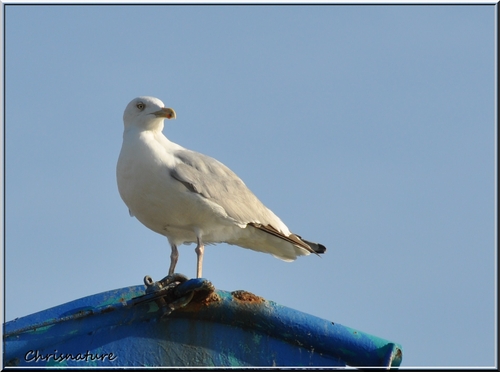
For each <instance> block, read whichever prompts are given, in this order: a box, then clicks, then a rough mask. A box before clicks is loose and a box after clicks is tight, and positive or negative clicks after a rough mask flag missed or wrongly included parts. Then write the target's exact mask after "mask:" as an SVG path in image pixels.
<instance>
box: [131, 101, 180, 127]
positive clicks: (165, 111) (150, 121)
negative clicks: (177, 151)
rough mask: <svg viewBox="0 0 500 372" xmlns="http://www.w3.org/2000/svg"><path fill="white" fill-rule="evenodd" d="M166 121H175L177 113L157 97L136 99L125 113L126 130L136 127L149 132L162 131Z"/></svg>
mask: <svg viewBox="0 0 500 372" xmlns="http://www.w3.org/2000/svg"><path fill="white" fill-rule="evenodd" d="M165 119H175V111H174V109H171V108H169V107H165V105H164V104H163V102H162V101H160V100H159V99H158V98H155V97H147V96H141V97H137V98H134V99H133V100H132V101H130V103H129V104H128V105H127V107H126V108H125V111H124V112H123V123H124V124H125V128H128V127H131V126H135V127H138V128H141V129H147V130H151V129H159V130H161V129H163V120H165Z"/></svg>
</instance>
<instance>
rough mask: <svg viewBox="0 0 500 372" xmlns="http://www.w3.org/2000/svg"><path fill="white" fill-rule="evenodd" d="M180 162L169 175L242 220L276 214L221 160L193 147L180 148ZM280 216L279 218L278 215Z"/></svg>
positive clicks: (264, 218) (268, 219) (264, 219)
mask: <svg viewBox="0 0 500 372" xmlns="http://www.w3.org/2000/svg"><path fill="white" fill-rule="evenodd" d="M175 155H176V157H177V158H178V159H179V160H180V162H179V163H178V164H177V165H176V166H175V167H174V169H172V170H171V172H170V175H171V176H172V177H173V178H175V179H176V180H178V181H179V182H181V183H182V184H183V185H184V186H186V188H187V189H188V190H190V191H192V192H194V193H197V194H200V195H202V196H203V197H205V198H207V199H209V200H211V201H213V202H215V203H217V204H218V205H220V206H221V207H222V208H224V210H225V211H226V213H227V214H228V215H229V216H230V217H232V218H234V219H235V220H237V221H240V222H242V223H250V222H257V223H265V224H268V223H273V224H274V222H275V218H277V217H276V216H275V215H274V213H272V212H271V211H269V210H268V209H267V208H266V207H265V206H264V204H262V202H261V201H260V200H259V199H257V197H256V196H255V195H254V194H253V193H252V192H251V191H250V190H249V189H248V187H247V186H246V185H245V183H244V182H243V181H242V180H241V179H240V178H239V177H238V176H237V175H236V174H235V173H234V172H233V171H232V170H231V169H229V168H228V167H226V166H225V165H224V164H222V163H221V162H219V161H217V160H215V159H214V158H211V157H209V156H207V155H203V154H200V153H197V152H194V151H190V150H185V149H183V150H179V151H178V152H177V153H176V154H175ZM278 220H279V219H278Z"/></svg>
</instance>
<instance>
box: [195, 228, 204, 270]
mask: <svg viewBox="0 0 500 372" xmlns="http://www.w3.org/2000/svg"><path fill="white" fill-rule="evenodd" d="M197 240H198V245H197V246H196V248H195V250H194V251H195V252H196V255H197V256H198V261H197V264H196V277H197V278H201V269H202V266H203V252H204V251H205V246H204V245H203V243H202V241H201V238H200V237H197Z"/></svg>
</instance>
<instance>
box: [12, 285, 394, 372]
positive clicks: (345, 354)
mask: <svg viewBox="0 0 500 372" xmlns="http://www.w3.org/2000/svg"><path fill="white" fill-rule="evenodd" d="M207 282H208V281H206V280H205V279H191V280H189V281H186V282H184V283H182V284H181V285H179V287H178V292H179V293H181V294H185V293H188V292H189V291H192V290H196V289H199V288H203V289H204V290H200V291H199V292H197V293H196V294H195V295H194V296H193V299H192V300H191V301H190V302H189V303H188V304H187V305H186V306H184V307H181V308H178V309H176V310H175V311H173V312H171V313H170V314H168V315H166V316H163V317H162V316H161V315H162V311H161V310H160V309H159V307H158V304H157V302H155V301H153V300H150V299H149V298H148V296H151V294H147V293H146V287H145V286H142V285H141V286H133V287H127V288H122V289H117V290H113V291H108V292H104V293H99V294H96V295H93V296H89V297H84V298H81V299H79V300H75V301H72V302H69V303H66V304H63V305H60V306H57V307H54V308H51V309H48V310H45V311H41V312H39V313H35V314H32V315H29V316H26V317H23V318H20V319H16V320H13V321H11V322H8V323H6V324H4V335H5V336H4V363H6V365H15V366H33V367H34V366H61V367H62V366H79V367H87V366H114V367H117V366H151V367H154V366H346V365H349V366H385V367H389V366H392V367H397V366H399V365H400V363H401V359H402V348H401V346H399V345H397V344H395V343H393V342H390V341H387V340H384V339H381V338H379V337H376V336H372V335H369V334H366V333H363V332H360V331H357V330H354V329H352V328H349V327H345V326H342V325H340V324H336V323H335V324H334V323H333V322H331V321H328V320H324V319H321V318H318V317H315V316H312V315H309V314H305V313H303V312H300V311H297V310H293V309H290V308H287V307H285V306H281V305H279V304H276V303H275V302H273V301H267V300H265V299H263V298H261V297H259V296H256V295H254V294H252V293H249V292H245V291H235V292H227V291H221V290H213V287H212V290H209V291H207V290H205V289H206V288H210V286H208V287H207V285H206V284H207ZM208 283H209V282H208ZM141 296H142V297H141ZM144 299H147V300H148V301H144Z"/></svg>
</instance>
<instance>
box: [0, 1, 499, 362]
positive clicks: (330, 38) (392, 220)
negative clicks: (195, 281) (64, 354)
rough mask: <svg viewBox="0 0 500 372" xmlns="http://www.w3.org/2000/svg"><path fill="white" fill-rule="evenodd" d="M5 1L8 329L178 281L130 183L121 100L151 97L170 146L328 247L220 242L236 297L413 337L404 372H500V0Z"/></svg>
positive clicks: (388, 335)
mask: <svg viewBox="0 0 500 372" xmlns="http://www.w3.org/2000/svg"><path fill="white" fill-rule="evenodd" d="M4 10H5V15H6V28H5V29H6V43H5V52H6V54H5V68H6V70H5V71H6V72H5V78H6V80H5V110H6V114H5V119H6V120H5V133H4V135H5V147H6V148H5V155H6V157H5V208H6V212H5V227H6V229H5V279H6V281H5V301H6V302H5V310H6V314H5V316H6V318H5V319H6V320H7V321H8V320H12V319H14V318H16V317H22V316H25V315H28V314H31V313H34V312H37V311H40V310H44V309H47V308H49V307H52V306H56V305H59V304H62V303H65V302H68V301H71V300H74V299H78V298H81V297H84V296H88V295H92V294H95V293H99V292H103V291H107V290H111V289H116V288H121V287H127V286H130V285H136V284H141V283H142V279H143V277H144V276H145V275H150V276H152V277H153V279H155V280H158V279H161V278H163V277H164V276H165V275H166V274H167V270H168V265H169V255H170V248H169V246H168V243H167V240H166V239H165V238H164V237H162V236H160V235H158V234H156V233H154V232H152V231H150V230H148V229H147V228H146V227H144V226H143V225H142V224H141V223H140V222H138V221H137V220H136V219H135V218H131V217H129V214H128V211H127V208H126V206H125V204H124V203H123V202H122V200H121V199H120V196H119V194H118V190H117V186H116V178H115V166H116V161H117V158H118V154H119V151H120V147H121V140H122V131H123V123H122V114H123V110H124V108H125V106H126V104H127V103H128V102H129V101H130V100H131V99H132V98H134V97H136V96H139V95H152V96H156V97H158V98H160V99H161V100H162V101H163V102H164V103H165V104H166V105H167V106H169V107H173V108H174V109H175V110H176V112H177V120H175V121H168V122H166V123H165V124H166V125H165V130H164V133H165V134H166V136H167V137H169V138H170V140H172V141H174V142H177V143H179V144H181V145H183V146H184V147H187V148H190V149H193V150H196V151H199V152H202V153H205V154H208V155H210V156H213V157H215V158H217V159H218V160H220V161H222V162H223V163H225V164H226V165H228V166H229V167H230V168H232V169H233V170H234V171H235V172H236V173H237V174H238V175H239V176H240V177H241V178H242V179H243V180H244V181H245V183H246V184H247V185H248V186H249V187H250V189H251V190H253V191H254V193H255V194H256V195H257V196H258V197H259V198H260V199H261V200H262V201H263V202H264V204H266V205H267V206H268V207H269V208H270V209H271V210H273V211H274V212H275V213H276V214H277V215H278V216H280V217H281V219H282V220H283V221H284V222H285V223H286V224H287V225H288V227H289V228H290V229H291V230H292V231H293V232H295V233H297V234H299V235H301V236H303V237H304V238H306V239H308V240H312V241H318V242H321V243H323V244H324V245H325V246H327V248H328V251H327V253H326V254H325V255H323V256H322V257H321V258H318V257H314V256H308V257H302V258H299V259H298V260H297V261H295V262H293V263H285V262H283V261H280V260H278V259H275V258H274V257H272V256H270V255H266V254H262V253H257V252H253V251H250V250H246V249H241V248H238V247H233V246H227V245H215V246H210V247H208V248H207V249H206V251H205V261H204V272H203V274H204V275H203V276H204V277H206V278H207V279H209V280H211V281H212V282H213V284H214V285H215V287H216V288H218V289H222V290H228V291H232V290H237V289H244V290H247V291H250V292H253V293H255V294H257V295H260V296H262V297H264V298H266V299H268V300H273V301H276V302H278V303H280V304H282V305H285V306H288V307H291V308H294V309H297V310H300V311H304V312H306V313H309V314H312V315H315V316H318V317H321V318H324V319H328V320H331V321H334V322H336V323H340V324H343V325H345V326H349V327H352V328H355V329H358V330H360V331H363V332H366V333H370V334H373V335H376V336H378V337H382V338H385V339H388V340H390V341H394V342H397V343H400V344H401V345H402V346H403V350H404V352H403V366H406V367H408V366H492V365H493V364H494V363H495V362H496V359H495V356H496V342H495V341H496V333H495V329H496V326H497V324H496V321H495V319H496V314H497V313H496V289H497V288H496V285H495V283H496V258H497V257H496V253H495V252H496V225H495V218H496V209H495V193H496V183H495V182H496V174H495V166H496V163H495V156H496V145H497V144H496V142H495V138H496V123H495V119H496V117H495V109H496V106H495V104H496V99H495V81H496V76H495V55H496V54H495V53H496V51H495V38H494V33H495V11H496V8H495V6H493V5H489V6H479V5H476V6H470V5H469V6H456V5H455V6H436V5H427V6H409V5H402V6H396V5H389V6H381V5H376V6H359V5H353V6H346V5H344V6H13V5H10V6H7V7H6V8H5V9H4ZM195 269H196V255H195V253H194V246H193V245H191V246H182V247H181V248H180V259H179V263H178V266H177V271H178V272H181V273H183V274H185V275H187V276H189V277H194V276H195V274H196V272H195Z"/></svg>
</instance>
